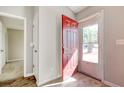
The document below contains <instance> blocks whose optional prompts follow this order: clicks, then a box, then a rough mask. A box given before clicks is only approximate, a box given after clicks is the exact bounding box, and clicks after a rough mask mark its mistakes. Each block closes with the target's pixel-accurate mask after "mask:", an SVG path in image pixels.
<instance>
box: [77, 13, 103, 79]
mask: <svg viewBox="0 0 124 93" xmlns="http://www.w3.org/2000/svg"><path fill="white" fill-rule="evenodd" d="M79 24H80V32H79V33H80V62H79V65H78V71H79V72H81V73H84V74H87V75H89V76H91V77H94V78H96V79H99V80H103V77H104V76H103V75H104V74H103V70H104V69H103V43H104V42H103V35H104V34H103V11H101V12H99V13H96V14H93V15H91V16H89V17H87V18H84V19H83V20H81V21H80V22H79Z"/></svg>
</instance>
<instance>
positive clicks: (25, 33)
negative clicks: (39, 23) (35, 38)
mask: <svg viewBox="0 0 124 93" xmlns="http://www.w3.org/2000/svg"><path fill="white" fill-rule="evenodd" d="M0 16H5V17H9V18H16V19H21V20H23V21H24V77H27V74H26V71H27V69H26V63H27V56H26V54H27V49H26V47H27V46H26V44H27V30H26V27H27V26H26V17H22V16H17V15H13V14H9V13H4V12H0Z"/></svg>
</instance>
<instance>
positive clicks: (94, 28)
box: [82, 24, 98, 63]
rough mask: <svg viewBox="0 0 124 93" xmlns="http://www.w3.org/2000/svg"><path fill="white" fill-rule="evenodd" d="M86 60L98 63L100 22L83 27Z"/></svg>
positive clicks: (84, 58)
mask: <svg viewBox="0 0 124 93" xmlns="http://www.w3.org/2000/svg"><path fill="white" fill-rule="evenodd" d="M82 49H83V57H82V60H83V61H84V62H92V63H98V24H93V25H89V26H86V27H83V48H82Z"/></svg>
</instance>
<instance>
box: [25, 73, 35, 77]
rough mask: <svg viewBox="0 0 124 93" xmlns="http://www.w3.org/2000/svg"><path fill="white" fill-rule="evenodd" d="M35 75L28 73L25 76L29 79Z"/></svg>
mask: <svg viewBox="0 0 124 93" xmlns="http://www.w3.org/2000/svg"><path fill="white" fill-rule="evenodd" d="M33 75H34V73H28V74H26V75H24V77H29V76H33Z"/></svg>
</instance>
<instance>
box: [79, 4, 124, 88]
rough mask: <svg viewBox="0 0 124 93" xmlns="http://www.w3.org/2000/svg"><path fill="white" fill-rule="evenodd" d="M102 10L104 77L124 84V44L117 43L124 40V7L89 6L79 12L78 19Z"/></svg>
mask: <svg viewBox="0 0 124 93" xmlns="http://www.w3.org/2000/svg"><path fill="white" fill-rule="evenodd" d="M100 10H104V49H105V51H104V75H105V76H104V79H105V80H106V81H109V82H111V83H114V84H117V85H120V86H124V45H116V40H120V39H123V40H124V7H121V6H119V7H118V6H112V7H107V6H103V7H89V8H87V9H85V10H84V11H82V12H81V13H79V14H77V19H78V20H81V19H82V18H85V17H87V16H89V15H92V14H94V13H96V12H99V11H100Z"/></svg>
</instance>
